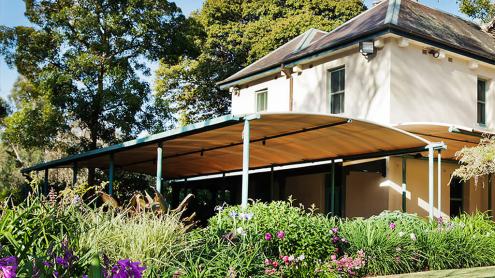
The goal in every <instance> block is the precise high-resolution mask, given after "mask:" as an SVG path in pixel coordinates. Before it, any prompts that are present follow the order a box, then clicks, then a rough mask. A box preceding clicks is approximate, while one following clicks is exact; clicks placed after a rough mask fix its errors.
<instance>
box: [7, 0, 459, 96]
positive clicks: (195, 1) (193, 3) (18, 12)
mask: <svg viewBox="0 0 495 278" xmlns="http://www.w3.org/2000/svg"><path fill="white" fill-rule="evenodd" d="M174 2H175V3H176V4H177V5H178V6H179V7H181V9H182V11H183V12H184V14H186V15H188V14H190V13H191V11H193V10H197V9H199V8H200V7H201V3H202V0H176V1H174ZM373 2H374V0H365V3H366V5H367V6H368V7H369V6H371V3H373ZM455 2H456V1H453V0H422V1H421V3H423V4H426V5H429V6H431V7H436V8H438V9H441V10H444V11H446V12H449V13H452V14H458V12H457V5H456V3H455ZM24 10H25V7H24V1H22V0H0V25H6V26H11V27H12V26H17V25H28V24H29V23H28V21H27V19H26V18H25V17H24ZM16 78H17V71H16V70H15V69H10V68H8V67H7V65H6V64H5V61H4V60H3V58H0V97H3V98H5V97H6V96H7V95H8V94H9V92H10V90H11V88H12V84H14V82H15V80H16Z"/></svg>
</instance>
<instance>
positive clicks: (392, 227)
mask: <svg viewBox="0 0 495 278" xmlns="http://www.w3.org/2000/svg"><path fill="white" fill-rule="evenodd" d="M388 226H389V227H390V229H392V230H393V229H395V223H394V222H392V223H390V224H389V225H388Z"/></svg>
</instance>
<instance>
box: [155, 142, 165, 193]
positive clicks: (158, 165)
mask: <svg viewBox="0 0 495 278" xmlns="http://www.w3.org/2000/svg"><path fill="white" fill-rule="evenodd" d="M162 161H163V148H162V143H161V142H160V143H158V147H157V148H156V191H157V192H159V193H161V192H162Z"/></svg>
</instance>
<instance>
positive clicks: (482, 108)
mask: <svg viewBox="0 0 495 278" xmlns="http://www.w3.org/2000/svg"><path fill="white" fill-rule="evenodd" d="M477 105H478V107H477V115H478V116H477V118H478V120H477V122H478V124H481V125H484V124H486V80H482V79H478V98H477Z"/></svg>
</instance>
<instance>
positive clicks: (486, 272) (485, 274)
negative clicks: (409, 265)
mask: <svg viewBox="0 0 495 278" xmlns="http://www.w3.org/2000/svg"><path fill="white" fill-rule="evenodd" d="M380 277H382V278H385V277H387V278H392V277H394V278H395V277H398V278H407V277H411V278H441V277H452V278H460V277H470V278H489V277H493V278H495V266H490V267H476V268H464V269H449V270H437V271H426V272H417V273H411V274H401V275H389V276H380Z"/></svg>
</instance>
